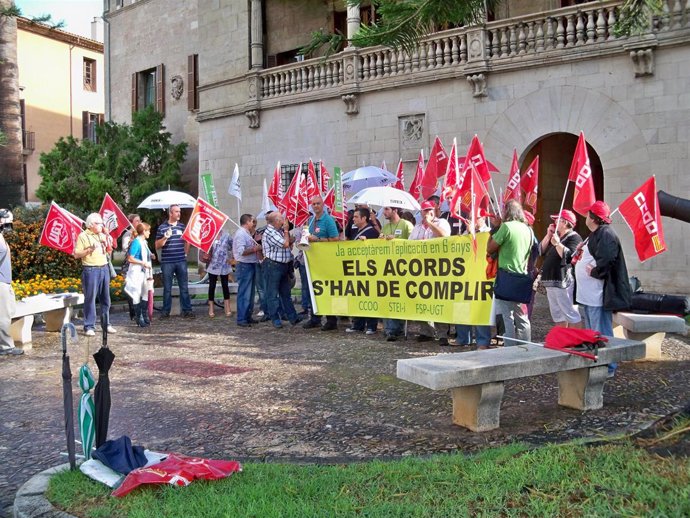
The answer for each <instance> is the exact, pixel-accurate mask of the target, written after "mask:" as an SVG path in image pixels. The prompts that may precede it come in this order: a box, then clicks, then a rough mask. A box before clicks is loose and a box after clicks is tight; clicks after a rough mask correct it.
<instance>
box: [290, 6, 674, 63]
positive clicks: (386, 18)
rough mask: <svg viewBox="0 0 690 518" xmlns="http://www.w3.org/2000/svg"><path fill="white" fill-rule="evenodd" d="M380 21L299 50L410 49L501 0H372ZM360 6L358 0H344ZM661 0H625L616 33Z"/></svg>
mask: <svg viewBox="0 0 690 518" xmlns="http://www.w3.org/2000/svg"><path fill="white" fill-rule="evenodd" d="M372 1H373V3H374V5H375V6H376V12H377V13H378V14H379V17H380V18H379V21H378V22H377V23H375V24H372V25H369V26H362V27H361V28H360V30H359V31H358V32H357V34H355V35H354V36H353V37H352V38H351V39H348V38H347V35H345V34H342V33H341V32H335V33H328V32H326V31H324V30H319V31H315V32H313V33H312V38H311V41H310V42H309V44H307V45H306V46H305V47H303V48H302V49H300V53H301V54H304V55H310V54H312V53H314V52H316V51H318V50H320V49H322V48H325V51H326V55H327V56H328V55H330V54H332V53H334V52H337V51H338V50H339V49H341V48H342V47H343V45H344V44H345V43H346V42H349V43H352V44H353V45H354V46H355V47H371V46H375V45H384V46H387V47H392V48H402V49H405V50H407V51H411V50H413V49H414V47H416V46H417V44H418V43H419V40H420V39H421V38H423V37H424V36H426V35H427V34H430V33H432V32H435V31H437V30H438V28H439V27H452V26H460V25H470V24H478V23H481V22H482V21H483V20H485V19H486V10H493V9H494V7H496V6H497V5H498V4H500V3H501V1H502V0H372ZM347 4H348V5H359V4H361V0H347ZM661 7H662V6H661V0H627V1H626V2H625V4H624V5H623V7H622V9H621V16H619V19H618V21H617V22H616V26H615V28H614V31H615V32H616V34H617V35H619V36H622V35H630V34H634V33H640V32H643V31H645V30H647V29H648V28H649V19H650V17H651V16H652V15H653V14H659V13H660V12H661Z"/></svg>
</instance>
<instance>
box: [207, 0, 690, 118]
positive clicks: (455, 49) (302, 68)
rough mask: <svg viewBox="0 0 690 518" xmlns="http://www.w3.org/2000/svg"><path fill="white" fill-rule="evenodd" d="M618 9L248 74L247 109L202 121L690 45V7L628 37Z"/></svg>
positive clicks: (673, 3) (505, 24) (684, 4)
mask: <svg viewBox="0 0 690 518" xmlns="http://www.w3.org/2000/svg"><path fill="white" fill-rule="evenodd" d="M622 4H623V1H622V0H607V1H601V2H592V3H591V4H581V5H577V6H572V7H566V8H563V9H556V10H552V11H548V12H543V13H537V14H534V15H528V16H522V17H519V18H511V19H507V20H499V21H496V22H491V23H488V24H486V25H483V26H471V27H461V28H458V29H452V30H448V31H444V32H439V33H435V34H433V35H431V36H429V37H427V38H424V39H423V40H422V41H420V44H419V45H418V46H417V48H416V49H415V50H414V51H413V52H412V53H408V52H405V51H403V50H394V49H390V48H387V47H374V48H366V49H346V50H344V51H342V52H340V53H338V54H336V55H334V56H331V57H330V58H328V59H323V58H313V59H309V60H305V61H302V62H298V63H291V64H287V65H283V66H280V67H274V68H270V69H266V70H260V71H258V72H255V71H253V72H250V73H249V74H248V76H247V78H248V85H249V88H248V92H249V95H248V103H247V104H246V105H245V106H244V107H237V108H235V109H232V108H230V109H225V110H220V111H219V112H216V113H208V114H204V113H200V114H199V119H200V120H203V119H206V118H213V117H215V116H225V115H228V114H230V113H234V112H240V111H244V112H245V113H250V112H251V113H256V110H260V109H263V108H272V107H278V106H283V105H285V104H295V103H300V102H306V101H313V100H318V99H326V98H333V97H338V96H342V97H343V100H346V97H352V96H351V94H357V93H359V92H366V91H372V90H381V89H386V88H394V87H398V86H405V85H414V84H420V83H424V82H431V81H437V80H439V79H443V78H454V77H462V76H465V77H467V78H468V80H470V82H472V83H473V84H474V82H473V78H474V77H475V74H480V75H481V74H486V73H491V72H494V71H504V70H511V69H521V68H525V67H527V66H543V65H549V64H551V63H563V62H565V61H571V60H584V59H591V58H592V57H595V56H603V55H613V54H619V53H621V52H626V53H629V52H632V51H633V50H635V49H637V48H642V47H644V46H645V45H648V46H651V47H654V46H657V45H659V46H661V45H664V44H667V43H668V44H678V43H685V42H688V41H690V0H663V2H662V5H663V12H662V14H661V15H660V16H658V17H655V18H654V19H653V20H652V21H651V25H650V27H649V29H648V31H647V32H646V33H645V34H643V35H640V36H634V37H631V38H628V37H621V36H617V35H616V34H615V33H614V31H613V27H614V24H615V23H616V20H617V19H618V17H619V10H620V7H621V5H622ZM631 57H632V56H631ZM633 61H635V58H633ZM475 94H477V90H475ZM346 102H347V101H346ZM248 116H249V115H248ZM253 127H256V126H253Z"/></svg>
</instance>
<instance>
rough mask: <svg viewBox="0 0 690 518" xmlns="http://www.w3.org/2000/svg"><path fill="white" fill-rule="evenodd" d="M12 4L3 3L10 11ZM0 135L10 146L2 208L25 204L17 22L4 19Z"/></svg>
mask: <svg viewBox="0 0 690 518" xmlns="http://www.w3.org/2000/svg"><path fill="white" fill-rule="evenodd" d="M11 4H12V1H11V0H0V7H1V8H5V7H10V5H11ZM0 132H2V133H3V134H4V135H5V138H6V143H5V145H4V146H0V208H3V207H13V206H15V205H18V204H21V203H23V202H24V187H25V186H24V173H23V169H22V163H23V156H22V123H21V113H20V108H19V77H18V70H17V20H16V19H15V18H14V17H10V16H2V15H0Z"/></svg>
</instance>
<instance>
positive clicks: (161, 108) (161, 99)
mask: <svg viewBox="0 0 690 518" xmlns="http://www.w3.org/2000/svg"><path fill="white" fill-rule="evenodd" d="M156 111H157V112H158V113H160V114H161V115H163V116H164V117H165V65H162V64H161V65H158V66H157V67H156Z"/></svg>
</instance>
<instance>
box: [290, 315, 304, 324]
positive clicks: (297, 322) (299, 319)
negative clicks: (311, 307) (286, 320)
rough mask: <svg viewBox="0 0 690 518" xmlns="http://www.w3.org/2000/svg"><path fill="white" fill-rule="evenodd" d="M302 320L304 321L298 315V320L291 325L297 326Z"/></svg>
mask: <svg viewBox="0 0 690 518" xmlns="http://www.w3.org/2000/svg"><path fill="white" fill-rule="evenodd" d="M302 320H304V319H303V318H302V317H301V316H299V315H297V318H296V319H294V320H293V321H291V322H290V324H292V325H293V326H296V325H297V324H299V323H300V322H301V321H302Z"/></svg>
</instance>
